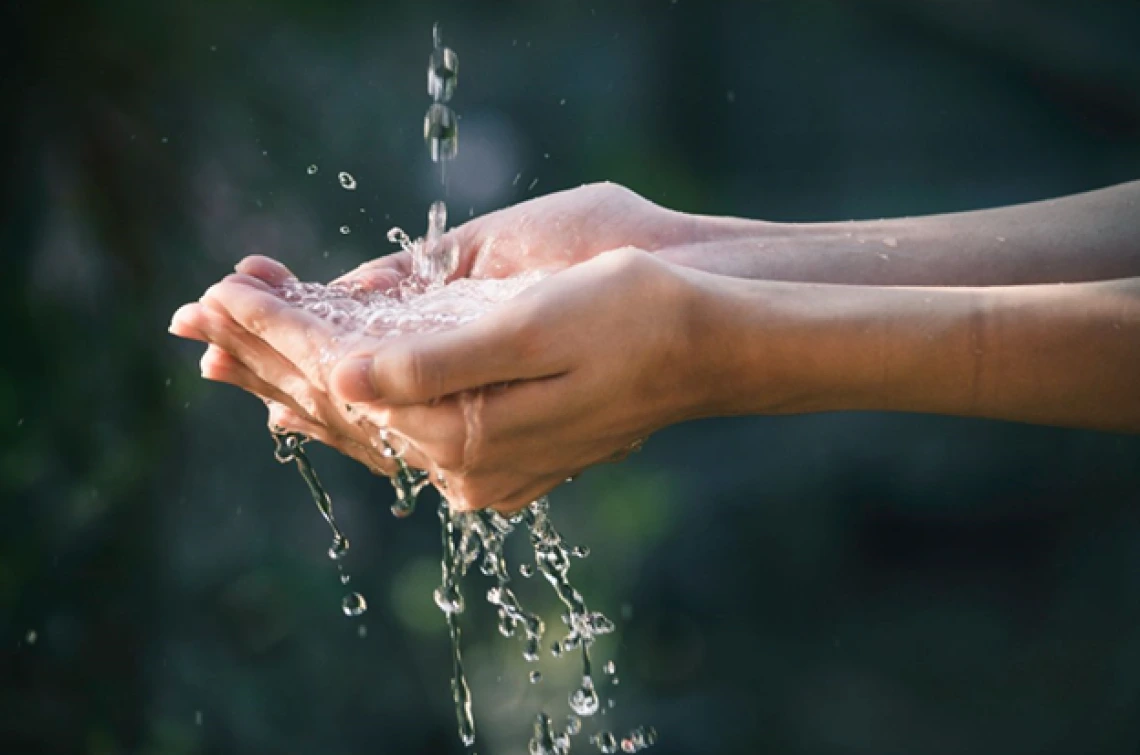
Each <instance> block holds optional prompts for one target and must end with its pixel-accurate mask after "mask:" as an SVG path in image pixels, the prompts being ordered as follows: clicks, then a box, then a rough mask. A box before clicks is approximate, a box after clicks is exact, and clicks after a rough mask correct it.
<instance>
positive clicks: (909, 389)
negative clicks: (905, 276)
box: [694, 274, 1140, 432]
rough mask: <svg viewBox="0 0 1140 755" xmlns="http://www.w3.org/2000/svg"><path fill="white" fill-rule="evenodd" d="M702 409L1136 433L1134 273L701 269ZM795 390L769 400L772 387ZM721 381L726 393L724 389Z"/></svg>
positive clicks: (1139, 352) (1139, 399)
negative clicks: (884, 274)
mask: <svg viewBox="0 0 1140 755" xmlns="http://www.w3.org/2000/svg"><path fill="white" fill-rule="evenodd" d="M694 277H696V278H698V279H699V280H698V284H697V285H698V287H699V288H700V289H701V291H702V293H701V294H700V295H699V301H700V302H701V304H700V306H698V307H696V310H695V311H697V312H698V313H703V314H698V322H699V323H700V330H699V334H700V335H699V337H698V338H697V339H695V342H696V343H698V344H700V343H704V344H706V346H705V347H704V348H706V349H708V350H709V351H710V353H709V354H707V355H706V357H705V359H706V360H707V361H706V363H708V364H715V365H719V367H718V370H717V374H715V375H713V376H710V379H709V380H707V381H706V385H709V386H713V387H716V386H722V387H723V386H731V389H730V390H729V391H728V392H726V393H725V395H715V394H714V395H711V396H708V397H706V404H705V409H706V412H707V413H709V414H726V413H732V414H744V413H754V412H757V411H765V410H768V411H771V410H773V409H775V410H777V411H781V412H790V413H794V412H808V411H833V410H848V409H866V410H885V411H907V412H926V413H937V414H954V415H964V416H976V417H990V418H995V419H1006V420H1014V421H1020V422H1033V423H1044V424H1053V425H1066V426H1075V427H1088V428H1097V429H1106V430H1123V431H1131V432H1136V431H1140V278H1129V279H1122V280H1115V281H1108V282H1100V283H1081V284H1074V285H1063V284H1053V285H1033V286H1013V287H992V288H925V289H924V288H883V287H864V286H834V285H808V284H786V283H767V282H758V281H741V280H735V279H730V278H714V277H711V276H700V275H699V274H694ZM774 384H775V385H780V386H785V387H788V388H791V389H792V390H791V391H790V392H788V393H786V394H784V400H783V404H782V405H781V406H776V407H773V406H772V405H771V390H770V387H771V386H772V385H774ZM719 390H723V388H720V389H719Z"/></svg>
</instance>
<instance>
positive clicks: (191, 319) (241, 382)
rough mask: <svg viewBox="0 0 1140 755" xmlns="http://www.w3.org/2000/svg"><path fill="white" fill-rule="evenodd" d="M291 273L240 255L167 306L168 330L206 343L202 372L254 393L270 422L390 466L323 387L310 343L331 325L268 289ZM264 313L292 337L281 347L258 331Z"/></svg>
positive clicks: (323, 337)
mask: <svg viewBox="0 0 1140 755" xmlns="http://www.w3.org/2000/svg"><path fill="white" fill-rule="evenodd" d="M292 277H293V276H292V273H290V272H289V270H288V269H287V268H285V266H284V265H281V264H280V263H278V262H275V261H273V260H270V259H268V258H265V257H250V258H247V259H245V260H243V261H242V262H241V263H240V264H239V265H238V266H237V272H236V273H235V274H233V275H229V276H227V277H226V278H225V279H224V280H222V281H221V282H219V283H217V284H215V285H214V286H211V287H210V289H208V290H207V291H206V293H205V294H204V295H203V296H202V298H201V300H199V301H198V302H193V303H190V304H186V305H184V306H183V307H181V308H180V309H179V310H178V311H177V312H175V314H174V317H173V318H172V320H171V324H170V332H171V333H173V334H174V335H177V336H180V337H182V338H189V339H192V340H196V341H202V342H204V343H206V344H208V348H207V349H206V353H205V354H204V355H203V356H202V361H201V368H202V377H204V378H206V379H208V380H215V381H218V382H223V383H230V384H232V385H235V386H237V387H239V388H242V389H244V390H246V391H248V392H250V393H252V394H254V395H256V396H258V397H259V398H260V399H261V400H262V401H264V402H265V404H266V406H267V408H268V409H269V425H270V427H281V428H288V429H290V430H293V431H296V432H300V433H303V434H304V435H306V436H308V437H310V438H313V439H315V440H318V441H320V442H322V443H324V444H325V445H328V446H330V447H333V448H336V449H337V450H339V451H341V452H342V453H344V454H346V455H347V456H349V457H351V458H353V459H355V460H357V461H359V462H360V463H362V464H364V465H365V466H366V467H368V468H369V469H371V470H372V471H373V472H375V473H384V474H391V473H392V472H393V471H394V462H393V461H392V460H391V459H389V458H387V457H385V456H384V454H383V450H382V449H381V448H378V445H377V443H376V433H374V432H370V430H371V429H374V428H368V427H367V426H365V425H364V424H362V423H359V422H357V421H356V420H357V418H355V417H352V416H351V412H347V411H345V408H344V406H343V405H337V403H336V401H335V400H334V399H333V397H332V396H330V395H329V392H328V389H327V385H326V382H325V372H326V370H325V369H324V367H323V365H322V363H321V354H320V352H319V348H320V347H319V346H318V344H322V343H325V344H327V343H329V342H331V341H334V340H335V339H336V338H337V337H338V335H339V334H338V332H337V329H336V328H335V327H333V326H332V325H331V324H329V323H327V322H325V321H323V320H321V319H320V318H317V317H314V316H312V315H310V314H309V313H307V312H304V311H303V310H300V309H297V308H294V307H292V306H290V305H288V304H287V303H286V302H284V301H283V300H282V299H281V298H280V297H279V295H278V293H277V292H276V290H275V287H276V286H278V285H280V284H281V283H283V282H284V281H286V280H287V279H290V278H292ZM269 321H273V322H274V328H273V330H272V332H273V333H274V334H275V335H276V334H279V333H281V332H284V331H288V332H289V333H290V334H291V336H292V337H293V339H294V341H295V342H294V343H291V344H290V346H289V347H288V348H286V349H284V350H280V349H279V348H277V347H278V346H280V345H281V343H280V341H278V342H277V343H276V344H275V345H271V344H270V343H268V342H267V341H266V340H265V339H264V338H263V337H262V335H263V334H264V332H265V330H266V327H267V325H266V323H268V322H269ZM302 347H303V348H302ZM286 354H288V356H286Z"/></svg>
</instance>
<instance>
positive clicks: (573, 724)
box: [566, 713, 582, 736]
mask: <svg viewBox="0 0 1140 755" xmlns="http://www.w3.org/2000/svg"><path fill="white" fill-rule="evenodd" d="M580 731H582V719H580V718H578V717H577V716H575V715H574V714H572V713H571V714H570V715H569V716H566V733H567V734H569V735H570V736H574V735H575V734H578V733H579V732H580Z"/></svg>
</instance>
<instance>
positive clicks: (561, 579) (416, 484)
mask: <svg viewBox="0 0 1140 755" xmlns="http://www.w3.org/2000/svg"><path fill="white" fill-rule="evenodd" d="M432 36H433V43H434V44H433V50H432V53H431V56H430V57H429V60H428V94H429V95H430V96H431V98H432V100H433V102H432V104H431V106H430V107H429V109H428V111H427V114H426V115H425V117H424V139H425V141H426V142H427V145H428V150H429V154H430V157H431V159H432V161H433V162H434V163H439V164H440V177H441V181H442V183H443V185H444V188H445V189H446V180H447V179H446V176H447V174H446V167H445V166H446V163H447V161H449V160H451V159H453V158H454V157H455V156H456V154H457V152H458V146H459V140H458V139H459V134H458V119H457V118H456V115H455V113H454V111H453V110H452V109H451V108H450V107H449V106H448V105H446V104H445V103H447V102H449V101H450V100H451V98H452V97H453V96H454V94H455V89H456V85H457V82H458V72H459V59H458V56H457V55H456V54H455V52H454V51H452V50H451V49H449V48H447V47H444V46H443V43H442V35H441V32H440V29H439V26H438V24H437V25H436V26H435V27H434V29H433V35H432ZM315 168H316V166H310V168H309V173H310V174H312V173H315V172H316V169H315ZM338 180H339V182H340V185H341V186H342V187H343V188H344V189H347V190H353V189H355V188H356V180H355V179H354V178H353V177H352V176H351V175H350V174H348V173H345V172H341V173H340V174H338ZM446 229H447V206H446V204H445V203H444V201H442V200H440V201H437V202H434V203H433V204H432V205H431V207H430V209H429V212H428V226H427V232H426V234H425V235H424V237H423V238H422V239H417V240H414V241H413V240H412V239H410V238H409V237H408V235H407V234H406V233H404V232H403V231H402V230H400V229H398V228H393V229H392V230H391V231H390V232H389V234H388V238H389V240H390V241H392V242H394V243H398V244H399V245H400V246H401V247H402V248H403V249H404V250H405V251H407V252H408V253H409V255H410V256H411V258H412V275H411V276H410V278H409V279H408V280H407V281H405V282H403V283H402V284H401V285H400V286H399V287H397V288H396V289H394V290H392V291H370V290H366V289H363V288H361V287H358V286H353V285H331V286H324V285H320V284H313V283H301V282H298V281H289V282H287V283H285V284H283V285H282V286H281V287H280V288H279V289H278V291H277V293H278V295H279V296H281V297H282V299H284V300H285V301H288V302H290V303H291V304H293V305H294V306H296V307H299V308H302V309H304V310H306V311H308V312H310V313H312V314H314V315H316V316H318V317H320V318H322V319H323V320H325V321H326V322H328V323H330V324H332V325H333V326H334V328H335V331H336V336H335V337H334V338H333V339H332V342H331V343H330V344H329V345H328V346H326V347H324V348H325V349H326V350H325V352H324V353H323V354H322V358H323V360H324V361H326V362H331V361H333V360H335V359H336V358H338V357H339V356H340V355H341V354H343V353H345V350H346V349H348V348H350V347H351V345H352V344H353V343H354V342H355V341H357V340H359V339H360V338H363V337H372V338H381V339H383V338H392V337H398V336H401V335H406V334H409V333H425V332H435V331H439V330H446V329H450V328H455V327H458V326H460V325H463V324H465V323H468V322H471V321H473V320H475V319H477V318H478V317H481V316H482V315H484V314H486V313H487V312H488V311H490V310H491V309H492V308H493V307H494V306H496V305H498V304H500V303H501V302H504V301H506V300H508V299H510V298H512V297H514V296H516V295H518V294H519V293H520V292H522V291H523V290H525V289H526V288H528V287H529V286H531V285H533V284H534V283H536V282H538V281H539V280H541V279H542V278H543V277H544V274H543V273H539V272H534V273H529V274H525V275H521V276H517V277H514V278H508V279H503V280H471V279H459V280H455V281H452V282H450V283H448V282H447V281H448V279H449V278H450V277H451V276H452V275H453V274H454V272H455V270H456V266H457V263H458V250H457V249H456V248H455V247H454V244H451V243H450V242H449V241H448V240H447V239H446V236H445V232H446ZM340 230H341V233H344V234H347V233H349V232H350V229H349V228H348V226H342V227H341V229H340ZM461 398H462V399H463V400H465V401H468V402H470V401H473V400H477V398H478V396H477V394H475V395H466V396H464V397H461ZM354 414H356V415H357V416H358V417H360V419H359V421H361V422H366V421H368V420H369V415H368V411H367V407H360V411H356V412H354ZM369 427H370V428H371V427H372V426H371V425H370V426H369ZM375 435H376V438H375V443H376V445H377V447H378V448H379V449H380V450H381V452H382V454H383V455H384V456H386V457H388V458H390V459H392V460H393V461H394V463H395V465H396V473H395V474H394V476H393V477H392V478H391V481H392V485H393V487H394V488H395V491H396V502H395V504H394V505H393V506H392V513H393V514H395V515H396V516H397V517H401V518H402V517H406V516H409V515H410V514H411V513H413V512H414V510H415V507H416V501H417V500H418V498H419V496H420V494H421V493H422V491H423V489H424V488H425V487H427V486H429V485H431V484H433V483H432V481H431V479H430V477H429V475H428V474H427V473H426V472H424V471H422V470H418V469H413V468H411V467H410V466H409V465H408V464H407V463H406V462H405V461H404V458H403V449H404V448H405V444H404V441H403V439H401V438H399V437H398V436H396V435H394V434H391V433H389V431H388V430H386V429H384V428H383V427H380V428H379V430H378V432H376V433H375ZM273 437H274V440H275V442H276V443H277V448H276V450H275V455H276V457H277V459H278V460H279V461H281V462H282V463H288V462H294V463H296V465H297V468H298V470H299V471H300V473H301V476H302V477H303V478H304V480H305V482H306V484H307V485H308V487H309V491H310V493H311V494H312V496H313V500H314V502H315V503H316V505H317V508H318V509H319V510H320V512H321V514H322V516H323V517H324V518H325V520H326V522H328V524H329V526H330V528H331V529H332V533H333V543H332V545H331V546H330V548H329V557H330V558H332V559H333V560H334V561H336V562H337V568H338V570H339V571H340V574H341V583H342V584H347V583H348V581H349V575H348V574H347V573H345V572H344V569H343V558H344V556H345V555H346V554H347V552H348V549H349V541H348V539H347V538H346V537H345V536H344V534H343V533H342V532H341V530H340V529H339V527H338V526H337V524H336V520H335V518H334V516H333V509H332V499H331V498H330V497H329V495H328V493H327V492H326V491H325V490H324V488H323V487H322V486H321V483H320V480H319V479H318V478H317V475H316V472H315V471H314V470H313V467H312V464H311V463H310V462H309V460H308V457H307V456H306V455H305V452H304V449H303V447H302V446H303V443H304V442H305V438H304V437H303V436H300V435H298V434H296V433H288V432H283V431H281V432H274V435H273ZM435 484H436V485H438V486H439V487H441V488H443V490H442V491H441V492H442V493H444V494H446V485H445V484H444V483H443V481H442V478H441V479H440V480H439V481H438V482H437V483H435ZM549 508H550V504H549V501H548V500H547V499H546V498H545V497H543V498H540V499H538V500H536V501H534V502H533V503H531V504H530V505H529V506H527V507H526V508H524V509H523V510H521V511H520V512H518V513H517V514H515V515H513V516H511V517H509V518H508V517H504V516H502V515H500V514H498V513H496V512H494V511H490V510H481V511H453V510H452V509H451V507H450V506H449V505H448V503H447V501H446V499H445V498H444V496H443V495H441V496H440V502H439V505H438V507H437V514H438V517H439V521H440V541H441V550H442V557H441V560H440V573H441V580H440V586H439V587H438V588H436V590H435V592H434V596H433V597H434V599H435V602H436V605H437V606H438V607H439V609H440V611H442V612H443V614H444V617H445V621H446V623H447V628H448V634H449V637H450V647H451V660H452V680H451V691H452V698H453V701H454V704H455V711H456V719H457V726H458V733H459V738H460V740H461V741H462V742H463V743H464V744H465V745H467V746H469V747H470V746H472V745H474V743H475V719H474V714H473V710H472V697H471V690H470V687H469V685H468V683H467V677H466V673H465V671H464V667H463V655H462V642H461V639H462V631H461V627H460V623H459V619H460V616H461V615H462V614H463V612H464V610H465V608H466V602H465V599H464V595H463V591H462V587H461V582H462V580H463V578H464V577H465V576H466V575H467V573H468V571H469V569H470V567H472V566H473V565H475V564H476V563H478V564H479V570H480V571H481V572H482V574H483V575H485V576H486V577H489V578H491V579H492V580H493V581H494V583H493V585H492V586H491V587H490V588H489V589H488V590H487V592H486V600H487V601H488V602H489V603H490V604H491V605H492V606H494V608H495V610H496V613H497V616H498V629H499V632H500V634H502V635H503V636H504V637H508V638H518V640H519V641H520V644H521V646H522V649H521V652H522V655H523V658H524V659H525V660H526V661H527V662H529V663H534V662H537V661H538V660H539V659H540V657H541V652H542V649H543V639H544V636H545V634H546V627H545V625H544V623H543V621H542V619H541V618H539V617H538V615H537V614H535V613H532V612H530V611H528V610H526V608H524V607H523V605H522V604H521V603H520V602H519V600H518V597H517V596H516V595H515V593H514V591H513V590H512V588H511V585H510V583H511V576H510V575H511V569H510V566H509V564H508V563H507V559H506V556H505V554H504V546H505V543H506V541H507V538H508V537H509V536H510V535H512V534H513V533H514V532H515V531H516V530H518V529H524V530H525V532H526V536H527V538H528V540H529V542H530V545H531V547H532V552H533V564H532V563H524V564H520V565H519V566H518V567H517V570H516V571H517V573H518V574H519V575H520V576H521V577H523V578H530V577H532V576H534V575H535V574H541V575H542V576H543V577H544V579H545V581H546V582H547V583H548V584H549V585H550V587H551V588H552V589H553V591H554V594H555V595H556V597H557V598H558V600H559V601H560V602H561V603H562V605H563V607H564V608H565V611H566V613H565V614H564V615H563V621H564V623H565V624H566V627H567V630H566V633H565V635H563V636H562V637H560V638H559V639H557V640H555V641H554V642H553V643H552V644H551V646H550V648H549V652H550V654H551V655H552V656H553V657H555V658H558V657H561V656H563V655H565V654H569V653H573V652H575V651H577V652H578V653H579V659H580V664H581V666H580V670H581V677H580V679H581V681H580V683H579V684H578V685H577V686H576V687H575V688H574V689H573V690H571V691H570V692H569V694H568V696H567V704H568V706H569V708H570V710H571V713H570V714H569V715H567V717H566V723H565V725H564V726H558V725H556V724H555V723H554V720H553V719H552V718H551V717H550V715H549V714H548V713H546V712H545V711H543V712H540V713H538V715H537V717H536V719H535V724H534V732H533V736H532V737H531V739H530V741H529V744H528V751H529V752H530V753H531V755H567V754H568V753H569V752H570V749H571V740H572V738H573V737H576V736H578V735H579V734H581V732H582V728H583V725H582V719H583V718H590V717H592V716H594V715H596V714H597V713H598V711H599V708H600V700H599V696H598V692H597V689H596V687H595V681H594V677H593V668H592V662H591V656H590V652H591V648H592V647H593V645H594V642H595V640H596V639H597V638H598V637H601V636H603V635H606V634H610V633H612V632H613V631H614V623H613V622H612V621H610V619H608V618H607V617H606V616H605V615H603V614H601V613H599V612H597V611H592V610H590V608H589V607H588V606H587V604H586V601H585V598H584V597H583V596H582V594H581V593H580V592H579V591H578V590H577V589H576V588H575V587H574V586H573V585H572V584H571V582H570V579H569V572H570V565H571V562H572V559H573V558H579V559H583V558H586V557H588V556H589V548H587V547H585V546H581V545H576V546H568V545H567V544H566V543H565V541H564V540H563V538H562V536H561V534H560V533H559V532H558V530H557V529H556V528H555V527H554V525H553V523H552V522H551V520H550V517H549ZM342 609H343V611H344V613H345V614H346V615H347V616H353V617H355V616H360V615H361V614H363V613H364V612H365V611H366V610H367V602H366V600H365V598H364V596H363V595H361V594H360V593H357V592H351V593H348V594H347V595H346V596H345V597H344V600H343V602H342ZM360 629H361V630H364V627H363V626H361V627H360ZM360 635H361V636H362V637H363V636H364V635H365V632H364V631H361V632H360ZM603 671H604V672H605V674H606V675H607V676H609V677H611V683H612V684H617V677H616V676H615V675H614V674H615V667H614V663H613V661H607V662H606V663H605V664H604V665H603ZM528 679H529V681H530V683H531V684H538V683H540V682H541V681H542V674H541V672H539V671H537V670H534V671H531V672H529V674H528ZM608 703H609V707H612V706H613V700H612V699H611V700H609V701H608ZM656 737H657V735H656V732H655V731H654V730H653V729H652V728H644V727H639V728H637V729H634V730H633V731H631V732H630V733H629V734H628V735H626V736H624V737H621V738H620V739H619V738H618V737H616V736H615V735H614V734H613V733H612V732H609V731H600V732H598V733H596V734H594V735H592V736H591V737H590V738H589V741H590V743H591V744H593V745H594V746H595V747H596V748H597V749H598V750H599V751H600V752H603V753H614V752H618V751H619V748H620V751H621V752H627V753H632V752H638V751H640V750H642V749H645V748H646V747H649V746H651V745H652V744H654V742H655V741H656Z"/></svg>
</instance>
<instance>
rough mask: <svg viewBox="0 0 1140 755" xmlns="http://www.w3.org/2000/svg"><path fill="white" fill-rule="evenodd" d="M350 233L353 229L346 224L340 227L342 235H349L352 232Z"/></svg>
mask: <svg viewBox="0 0 1140 755" xmlns="http://www.w3.org/2000/svg"><path fill="white" fill-rule="evenodd" d="M350 233H352V229H351V228H349V227H348V226H346V225H342V226H341V227H340V235H342V236H347V235H348V234H350Z"/></svg>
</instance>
